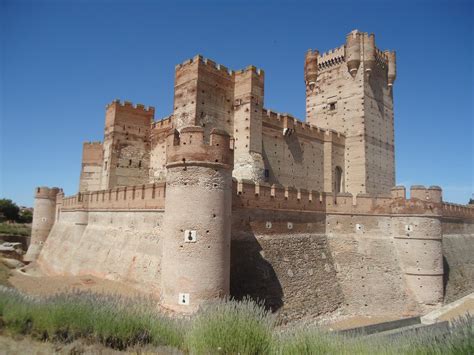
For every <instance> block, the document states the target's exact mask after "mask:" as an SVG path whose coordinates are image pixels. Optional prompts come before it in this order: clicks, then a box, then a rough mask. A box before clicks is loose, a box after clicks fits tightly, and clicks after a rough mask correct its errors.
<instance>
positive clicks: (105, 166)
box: [104, 162, 107, 170]
mask: <svg viewBox="0 0 474 355" xmlns="http://www.w3.org/2000/svg"><path fill="white" fill-rule="evenodd" d="M104 169H105V170H107V162H105V164H104Z"/></svg>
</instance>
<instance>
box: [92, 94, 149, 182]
mask: <svg viewBox="0 0 474 355" xmlns="http://www.w3.org/2000/svg"><path fill="white" fill-rule="evenodd" d="M154 115H155V109H154V108H153V107H146V108H145V106H143V105H140V104H137V105H133V104H132V103H131V102H128V101H125V102H123V103H122V102H120V101H119V100H115V101H113V102H112V103H111V104H109V105H107V110H106V114H105V134H104V143H103V149H104V154H103V160H104V161H103V166H102V173H101V174H100V175H101V184H100V185H101V189H103V190H105V189H110V188H113V187H115V186H128V185H139V184H144V183H147V182H148V180H149V171H148V169H149V164H150V130H151V125H152V123H153V120H154Z"/></svg>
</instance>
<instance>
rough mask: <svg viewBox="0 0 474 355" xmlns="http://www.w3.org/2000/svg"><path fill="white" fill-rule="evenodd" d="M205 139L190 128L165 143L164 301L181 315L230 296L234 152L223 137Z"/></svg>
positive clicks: (219, 134) (218, 133) (221, 134)
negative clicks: (207, 140) (207, 302)
mask: <svg viewBox="0 0 474 355" xmlns="http://www.w3.org/2000/svg"><path fill="white" fill-rule="evenodd" d="M203 135H204V130H203V129H202V128H201V127H195V126H188V127H184V128H182V129H181V133H178V132H177V131H174V132H171V133H170V134H169V135H168V138H167V165H166V168H167V174H166V205H165V215H164V219H163V234H162V235H163V258H162V270H161V272H162V274H161V280H162V294H161V299H162V303H163V305H164V306H165V307H167V308H170V309H174V310H178V311H182V312H192V311H195V310H197V308H198V307H199V305H200V304H202V303H204V302H206V301H209V300H213V299H217V298H220V297H223V296H226V295H228V294H229V280H230V231H231V229H230V228H231V212H232V211H231V208H232V205H231V199H232V167H233V162H234V157H233V150H231V149H230V137H229V135H228V134H227V133H225V132H224V131H220V130H216V129H214V130H212V131H211V134H210V143H209V144H206V143H205V142H204V138H203Z"/></svg>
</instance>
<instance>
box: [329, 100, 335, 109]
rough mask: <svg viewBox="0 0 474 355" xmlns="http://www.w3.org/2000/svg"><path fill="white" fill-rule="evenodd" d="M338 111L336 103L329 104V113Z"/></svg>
mask: <svg viewBox="0 0 474 355" xmlns="http://www.w3.org/2000/svg"><path fill="white" fill-rule="evenodd" d="M335 109H336V103H335V102H331V103H330V104H329V111H334V110H335Z"/></svg>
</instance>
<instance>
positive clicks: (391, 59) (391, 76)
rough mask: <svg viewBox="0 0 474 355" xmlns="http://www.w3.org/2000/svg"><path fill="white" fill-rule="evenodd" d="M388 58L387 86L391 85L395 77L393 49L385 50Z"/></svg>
mask: <svg viewBox="0 0 474 355" xmlns="http://www.w3.org/2000/svg"><path fill="white" fill-rule="evenodd" d="M385 55H386V56H387V59H388V86H389V87H392V86H393V83H394V82H395V79H396V78H397V56H396V54H395V51H385Z"/></svg>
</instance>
